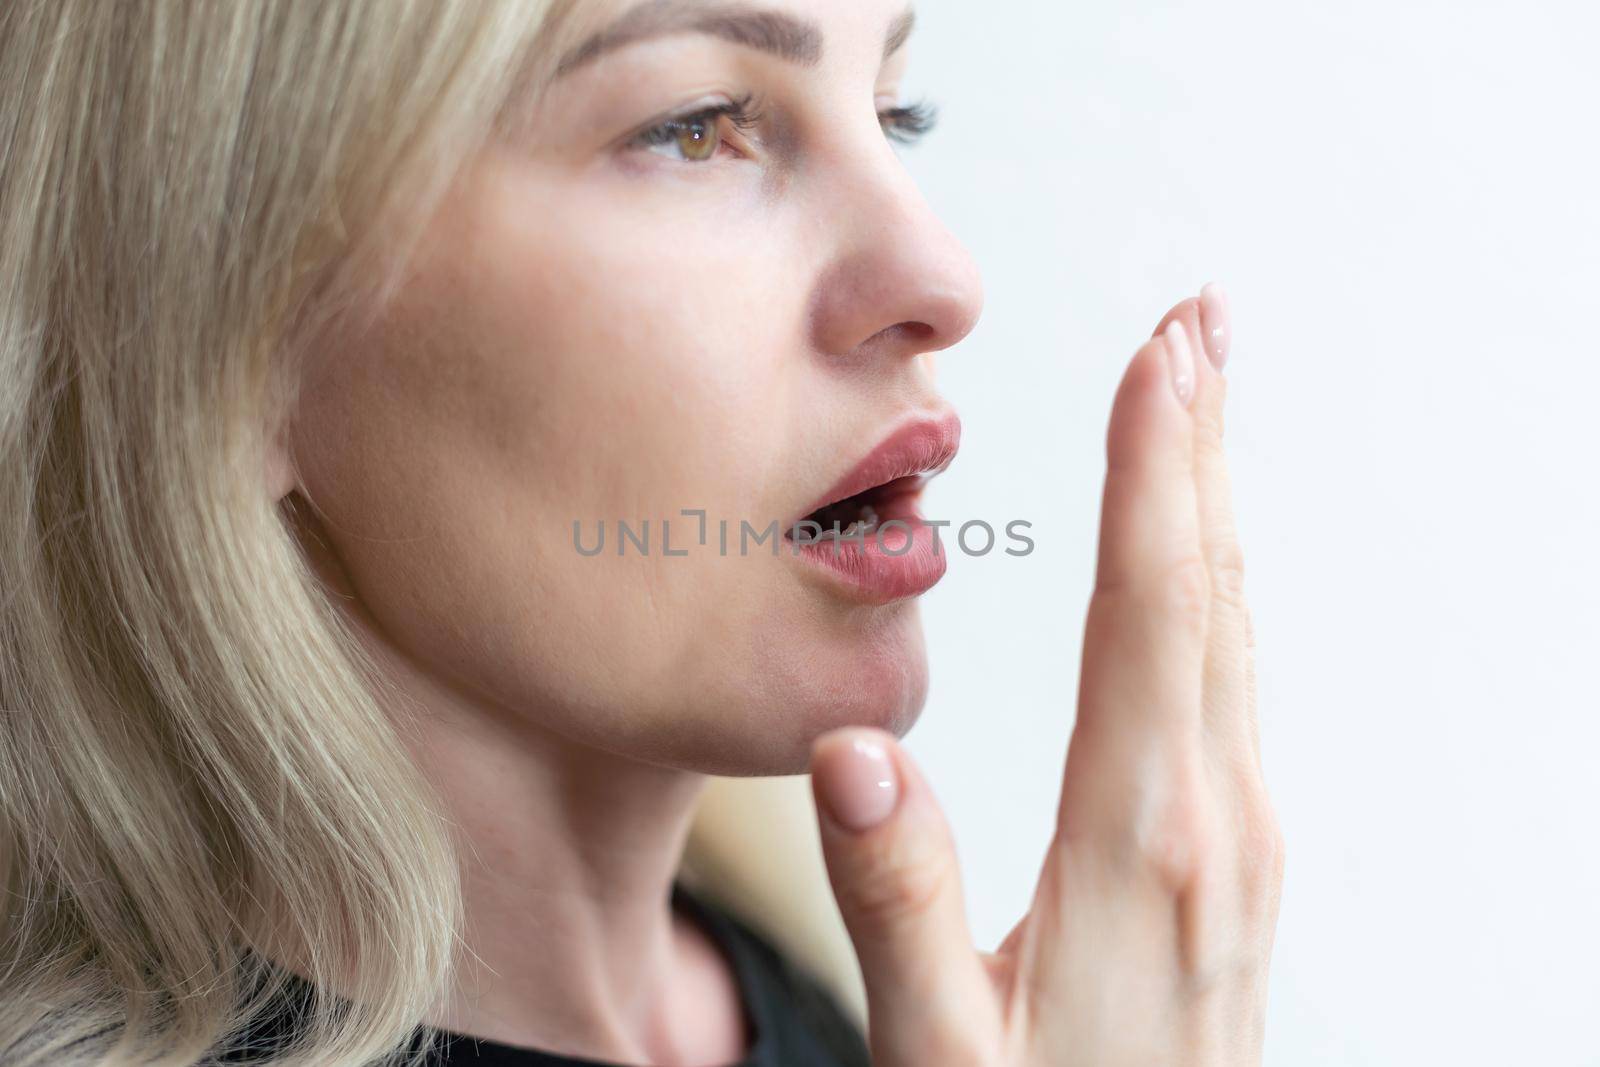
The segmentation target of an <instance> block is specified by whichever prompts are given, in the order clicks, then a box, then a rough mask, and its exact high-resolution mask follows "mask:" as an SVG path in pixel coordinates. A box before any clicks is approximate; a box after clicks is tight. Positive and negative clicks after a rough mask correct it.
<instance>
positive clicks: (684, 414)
mask: <svg viewBox="0 0 1600 1067" xmlns="http://www.w3.org/2000/svg"><path fill="white" fill-rule="evenodd" d="M645 10H646V9H645V8H639V9H635V11H634V12H633V13H632V14H631V15H630V14H629V12H628V11H627V10H626V9H625V8H624V9H621V10H620V11H619V12H612V13H611V14H610V15H609V16H607V17H600V16H595V17H594V18H593V22H594V27H593V29H594V30H595V32H596V33H597V34H598V35H599V36H598V37H596V38H592V40H593V41H594V42H595V43H594V45H593V46H592V47H589V48H587V49H584V50H582V51H580V52H579V53H578V54H577V55H576V57H575V58H574V59H573V60H572V61H571V62H570V63H569V64H568V66H567V69H566V71H565V73H563V74H562V75H561V76H560V77H559V78H558V79H557V80H556V81H555V83H554V84H553V86H552V87H551V88H550V90H549V91H548V92H547V93H546V94H545V95H544V96H543V97H542V98H541V101H540V103H539V105H538V108H537V112H536V115H535V117H534V120H533V121H532V122H531V123H530V124H529V125H528V126H527V127H526V128H525V129H523V130H521V131H520V132H519V133H518V134H517V135H516V138H515V139H514V140H508V141H506V142H504V143H499V144H496V145H495V146H494V148H492V149H491V150H490V151H489V152H488V153H487V154H486V155H485V156H484V157H483V158H482V160H481V161H480V162H479V163H477V164H476V165H475V166H473V167H472V168H471V169H470V170H469V171H468V173H467V174H466V175H465V176H464V177H463V179H462V180H461V181H460V182H459V183H458V184H457V186H456V187H455V188H454V189H453V191H452V193H451V194H450V196H449V197H448V198H447V201H446V203H445V205H444V208H443V210H442V212H441V213H440V215H439V216H438V218H437V219H436V220H435V222H434V224H433V226H432V229H431V231H430V232H429V234H428V235H427V237H426V239H425V240H424V242H423V244H422V246H421V248H420V250H419V253H418V255H417V258H416V260H415V263H414V267H413V269H412V271H411V272H410V274H409V275H408V281H407V282H406V284H405V286H404V288H403V289H402V290H401V292H400V293H399V295H398V297H397V298H396V300H395V301H394V303H393V305H392V307H391V308H390V309H389V310H388V311H387V312H386V313H385V315H384V316H383V317H382V319H381V320H380V321H379V322H378V324H377V325H376V327H375V328H371V329H368V330H366V331H364V332H362V333H360V334H359V335H351V336H345V337H342V338H340V339H339V340H338V342H337V343H336V344H330V345H328V346H327V347H326V348H325V349H324V350H323V351H321V352H319V353H317V354H316V355H315V357H314V358H313V359H312V360H311V361H309V364H308V370H307V372H306V373H307V378H306V379H305V382H304V390H303V394H302V402H301V407H300V409H299V410H298V412H297V417H296V421H295V424H294V430H293V434H292V447H293V451H294V454H295V458H296V462H297V464H298V467H299V471H300V486H301V490H302V492H303V493H304V494H305V495H306V496H308V497H309V498H310V499H311V500H312V501H313V502H314V503H315V505H316V507H317V508H318V509H320V512H321V520H320V527H321V528H320V530H319V531H318V536H320V537H321V538H323V539H324V540H325V542H326V544H327V546H328V548H329V549H330V550H331V552H332V554H333V555H334V556H335V557H336V558H337V560H338V561H339V563H340V564H341V565H342V569H343V572H344V579H343V580H345V581H347V582H348V583H349V588H348V591H349V592H351V593H353V594H354V597H355V600H356V601H358V602H359V604H360V607H361V611H360V618H361V620H362V624H363V626H364V627H365V628H366V629H367V631H368V632H369V633H371V634H373V635H375V636H376V635H381V638H382V640H383V642H384V643H385V644H386V645H387V646H389V649H390V650H392V652H393V653H395V654H397V655H398V656H399V657H400V658H401V659H402V660H404V661H407V662H408V663H409V664H411V665H414V666H415V667H416V668H419V669H420V670H421V671H423V672H424V673H426V674H427V675H429V676H431V677H432V678H433V679H435V680H436V681H438V682H442V683H443V684H445V685H447V686H449V687H450V688H452V689H454V690H456V691H457V692H458V693H461V694H466V695H469V696H470V698H471V699H473V700H476V701H478V702H480V703H487V704H488V705H489V706H492V707H495V708H498V709H500V711H501V712H502V713H504V714H506V715H509V716H514V717H516V719H518V720H520V721H524V722H532V723H536V724H538V725H539V726H542V727H545V728H548V729H550V730H553V731H555V732H556V733H558V734H562V735H565V736H567V737H570V738H573V739H576V740H579V741H582V742H584V743H587V744H592V745H596V746H598V747H601V748H605V749H608V750H611V751H616V752H621V753H624V754H628V755H633V756H637V757H639V758H641V759H646V760H650V761H654V762H660V763H664V764H670V765H674V766H683V767H691V768H694V769H699V770H706V771H713V772H721V773H760V772H769V773H770V772H780V773H781V772H785V771H790V772H793V771H799V770H802V769H804V766H805V760H806V753H807V749H808V746H809V743H810V739H811V738H812V737H813V736H814V735H816V734H817V733H818V732H820V731H822V730H825V729H827V728H829V727H831V726H835V725H839V724H842V723H845V722H854V723H870V724H874V725H880V726H883V727H885V728H887V729H890V730H893V731H894V732H896V733H903V732H904V731H905V730H906V729H907V728H909V726H910V725H911V723H912V721H913V720H914V718H915V716H916V714H917V712H918V710H919V709H920V707H921V704H922V700H923V696H924V690H925V686H926V675H927V669H926V662H925V657H924V651H923V643H922V634H921V629H920V623H919V620H918V617H917V607H916V599H915V595H916V594H917V593H919V592H921V591H922V590H923V589H925V588H926V587H927V586H928V585H931V583H932V582H933V581H935V580H937V577H938V575H939V574H940V573H942V570H943V561H944V553H943V552H942V551H940V552H938V553H934V552H931V551H929V549H928V545H926V544H924V543H922V542H921V540H920V539H921V538H923V537H924V536H925V532H919V533H917V534H916V535H915V536H914V537H912V538H911V540H910V542H909V543H908V541H907V535H906V534H905V533H904V532H902V531H900V530H890V529H887V528H886V529H884V530H883V533H882V537H881V539H880V547H879V548H877V549H874V548H872V547H870V546H871V544H872V539H871V537H870V536H869V537H868V541H867V545H868V547H867V548H865V549H864V550H863V549H862V548H861V547H860V546H857V545H852V544H851V543H849V542H845V543H843V544H842V545H841V551H840V554H839V555H838V556H837V557H835V559H834V560H832V561H830V560H828V559H823V558H820V557H822V556H823V555H827V554H830V553H831V551H832V546H831V545H829V544H828V543H827V542H826V541H823V542H819V543H818V544H816V545H811V546H809V547H806V548H801V547H800V546H799V545H797V543H796V539H795V538H792V537H789V536H786V533H787V531H789V530H790V529H791V528H792V527H793V526H794V525H795V523H797V522H798V521H799V520H802V519H804V518H806V517H807V516H808V515H811V514H813V513H814V512H816V510H817V509H818V507H819V506H820V505H823V504H826V503H829V502H830V501H831V500H832V499H833V497H834V496H835V495H845V496H849V495H850V494H852V493H855V492H856V491H857V490H858V489H866V490H868V492H867V493H866V494H865V495H863V496H860V497H856V498H854V499H852V500H851V501H849V502H848V503H847V504H845V505H843V506H842V507H841V508H839V509H834V510H833V511H831V512H826V513H824V514H822V515H821V516H819V518H821V519H822V521H823V523H824V524H826V523H828V522H831V521H832V520H833V519H834V518H838V517H839V516H840V514H841V513H843V514H844V525H845V528H846V530H848V523H849V522H851V521H857V520H859V521H862V522H868V523H870V522H871V521H872V518H873V515H874V514H876V515H877V518H878V521H879V522H880V523H885V522H887V521H888V518H889V517H892V516H895V515H906V516H908V517H909V516H910V515H911V514H913V513H914V509H915V492H914V490H915V485H916V482H915V480H914V479H911V480H897V479H901V476H903V475H912V474H915V473H917V471H920V470H924V469H928V468H937V467H939V466H940V465H942V464H943V463H945V462H947V461H948V460H949V458H950V453H951V452H952V451H953V446H954V437H955V430H956V426H955V424H954V422H953V416H952V413H951V411H950V408H949V406H948V405H947V404H946V403H945V401H943V400H942V399H941V398H940V397H939V395H938V394H937V392H936V391H935V388H934V383H933V378H932V373H931V366H930V362H931V361H930V358H929V357H928V356H927V355H926V354H927V353H929V352H932V351H934V350H936V349H940V348H943V347H946V346H948V345H950V344H953V343H955V342H956V341H958V340H960V339H961V338H962V336H964V335H965V334H966V333H967V332H968V331H969V330H970V329H971V327H972V325H973V323H974V322H975V320H976V319H977V317H978V314H979V310H980V307H981V304H982V295H981V289H980V285H979V281H978V278H977V275H976V271H975V268H974V266H973V263H972V262H971V260H970V259H969V257H968V256H967V254H966V252H965V251H964V250H963V248H962V247H961V246H960V245H959V244H958V243H957V242H956V241H955V240H954V239H953V238H952V237H951V235H950V234H949V233H948V232H947V231H946V230H945V229H944V228H943V226H942V225H941V224H940V222H939V220H938V219H937V218H935V217H934V216H933V214H932V213H931V212H930V210H929V208H928V206H927V204H926V203H925V202H924V201H923V199H922V198H921V196H920V195H919V193H918V191H917V190H916V188H915V187H914V185H913V183H912V181H911V179H910V177H909V176H908V174H907V172H906V171H905V169H904V168H903V165H902V163H901V161H900V159H899V157H898V156H897V153H896V149H895V147H894V145H893V144H892V143H891V140H890V137H889V136H887V135H886V125H888V126H889V127H891V128H890V129H889V131H888V132H889V133H892V132H894V131H893V129H892V127H893V125H894V124H895V123H896V122H897V121H902V118H901V117H897V114H896V113H895V112H894V111H893V109H894V108H896V107H897V106H898V105H900V104H901V103H902V101H901V100H900V99H899V95H898V94H899V89H900V81H901V77H902V72H903V70H904V68H905V63H906V58H907V55H906V53H907V48H906V47H905V46H904V45H903V44H902V43H901V42H900V41H899V38H903V36H904V33H903V29H904V19H903V16H904V15H905V9H904V8H903V6H902V4H901V2H900V0H828V2H822V0H806V2H804V3H801V2H798V0H790V2H787V3H784V2H778V3H774V4H772V5H771V6H770V8H767V9H764V10H769V11H771V12H776V13H778V15H779V16H780V17H776V18H774V17H771V16H768V17H765V18H761V19H748V18H744V17H741V15H740V12H741V11H748V9H746V8H721V7H713V6H710V5H708V4H700V3H680V4H670V5H648V9H647V10H648V12H649V13H648V14H642V12H644V11H645ZM897 45H898V47H897ZM886 50H887V51H888V53H889V54H888V55H886V54H885V53H886ZM886 441H887V446H886V448H883V449H880V447H879V446H880V445H883V444H884V443H885V442H886ZM875 450H876V451H875ZM885 484H887V485H888V488H881V487H882V486H884V485H885ZM873 486H879V487H880V488H872V487H873ZM686 512H687V514H686ZM701 512H703V513H704V519H703V522H704V525H703V526H702V518H701V516H700V514H699V513H701ZM619 520H620V521H621V522H624V523H626V524H627V525H628V527H629V529H630V530H631V532H632V534H633V535H634V537H633V538H632V539H624V538H622V537H621V532H620V530H619V526H618V523H619ZM647 520H648V540H647V541H643V547H641V540H642V534H643V531H644V529H645V525H644V524H645V522H646V521H647ZM663 520H668V521H669V522H670V535H669V538H670V540H669V541H668V543H666V544H664V543H663V536H662V535H663ZM723 523H726V540H725V541H724V537H723V533H722V530H723V526H722V524H723ZM773 524H776V527H777V532H776V535H775V537H776V540H774V537H773V536H767V537H766V538H765V539H762V540H758V538H761V537H762V535H764V534H768V532H769V528H770V527H772V526H773ZM575 525H576V527H577V532H576V536H575ZM746 526H748V529H746ZM802 529H803V530H804V531H806V532H804V533H802V534H801V536H800V538H799V540H802V541H803V540H807V539H809V536H808V534H809V529H810V528H802ZM865 529H867V530H868V531H869V532H870V530H871V529H872V527H866V528H865ZM702 530H703V531H704V540H703V542H702ZM602 536H603V537H604V540H603V542H600V543H601V544H602V546H603V547H602V548H601V550H600V551H599V552H598V554H594V555H586V554H585V552H593V550H594V548H595V546H596V543H597V541H599V539H600V538H601V537H602ZM580 546H581V549H582V551H580ZM775 548H776V551H774V549H775ZM619 549H620V554H619ZM897 549H898V550H899V554H898V555H896V554H895V550H897ZM669 550H670V552H671V554H670V555H669V554H668V551H669ZM679 553H684V554H679ZM840 561H842V562H840Z"/></svg>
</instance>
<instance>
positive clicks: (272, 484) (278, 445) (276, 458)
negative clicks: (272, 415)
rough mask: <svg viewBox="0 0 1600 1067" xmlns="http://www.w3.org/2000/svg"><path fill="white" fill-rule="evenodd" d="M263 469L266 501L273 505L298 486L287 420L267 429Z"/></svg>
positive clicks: (281, 420) (298, 480)
mask: <svg viewBox="0 0 1600 1067" xmlns="http://www.w3.org/2000/svg"><path fill="white" fill-rule="evenodd" d="M264 467H265V469H264V471H263V475H264V477H265V479H266V489H267V499H268V500H270V501H271V502H272V503H274V504H276V503H278V501H280V500H282V499H283V498H284V497H286V496H288V495H289V494H290V493H291V492H292V491H294V489H295V488H296V487H297V486H298V485H299V484H300V478H299V474H298V472H297V471H296V470H295V465H294V450H293V448H292V447H291V445H290V437H289V420H288V419H280V420H277V422H276V423H275V424H273V425H269V426H268V427H267V434H266V450H265V463H264Z"/></svg>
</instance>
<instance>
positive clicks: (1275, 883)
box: [1238, 790, 1285, 909]
mask: <svg viewBox="0 0 1600 1067" xmlns="http://www.w3.org/2000/svg"><path fill="white" fill-rule="evenodd" d="M1238 849H1239V867H1240V881H1241V884H1242V887H1243V889H1244V892H1245V895H1246V897H1247V901H1248V903H1249V904H1250V905H1251V906H1252V908H1253V909H1258V908H1259V907H1260V906H1261V905H1263V904H1264V903H1266V902H1269V901H1271V900H1273V899H1276V897H1277V894H1278V891H1279V888H1280V887H1281V886H1282V884H1283V872H1284V865H1285V843H1284V834H1283V826H1282V823H1281V822H1280V821H1279V819H1278V813H1277V810H1276V809H1275V808H1274V806H1273V804H1272V802H1271V800H1270V799H1269V798H1268V797H1267V795H1266V792H1265V791H1264V790H1258V791H1256V792H1255V793H1254V794H1253V795H1252V796H1251V797H1250V798H1249V800H1248V801H1247V802H1246V803H1245V805H1244V807H1243V810H1242V813H1241V818H1240V833H1239V843H1238Z"/></svg>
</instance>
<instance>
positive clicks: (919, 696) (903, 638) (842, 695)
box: [773, 603, 928, 774]
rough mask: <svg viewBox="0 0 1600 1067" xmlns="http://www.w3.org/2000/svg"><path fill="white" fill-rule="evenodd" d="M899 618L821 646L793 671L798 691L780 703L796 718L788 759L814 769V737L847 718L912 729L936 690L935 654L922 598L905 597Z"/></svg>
mask: <svg viewBox="0 0 1600 1067" xmlns="http://www.w3.org/2000/svg"><path fill="white" fill-rule="evenodd" d="M902 608H903V609H909V610H902V611H901V612H900V613H899V614H900V617H899V618H898V619H897V620H896V624H895V625H892V626H888V627H883V628H881V629H878V630H876V631H874V632H872V633H870V634H868V635H864V636H863V635H860V634H858V635H857V637H856V639H855V640H851V641H844V642H839V641H834V642H829V643H827V644H826V645H824V646H823V647H821V648H819V649H817V650H814V654H813V655H812V656H810V657H808V661H807V662H806V663H805V664H804V667H803V669H802V670H801V671H799V672H796V673H795V674H794V675H793V676H792V677H791V679H790V683H791V684H790V686H789V692H790V693H791V694H792V696H791V698H790V699H789V700H788V701H786V702H784V704H785V706H780V707H779V708H777V709H775V714H777V715H780V716H783V717H784V718H785V719H786V720H787V721H789V722H791V723H793V724H795V726H796V729H795V730H793V731H791V732H789V736H788V739H787V740H788V742H789V747H790V752H789V754H788V758H787V760H786V762H787V764H788V767H787V769H785V770H779V771H776V772H773V773H778V774H795V773H800V772H802V771H804V770H806V767H807V764H808V763H809V760H810V754H811V742H812V741H814V740H815V739H816V738H817V737H819V736H821V735H822V734H824V733H826V732H828V731H829V730H834V729H838V728H839V727H841V726H873V727H877V728H878V729H880V730H886V731H888V732H889V733H891V734H893V735H894V736H896V737H904V736H905V735H906V734H907V733H908V732H909V731H910V730H911V727H912V726H913V725H915V724H916V721H917V718H918V717H919V716H920V715H921V714H922V708H923V704H924V702H925V701H926V700H927V696H928V656H927V651H926V647H925V645H924V641H923V635H922V626H921V624H920V621H919V619H918V617H917V614H916V611H915V604H914V603H911V604H908V605H903V606H902Z"/></svg>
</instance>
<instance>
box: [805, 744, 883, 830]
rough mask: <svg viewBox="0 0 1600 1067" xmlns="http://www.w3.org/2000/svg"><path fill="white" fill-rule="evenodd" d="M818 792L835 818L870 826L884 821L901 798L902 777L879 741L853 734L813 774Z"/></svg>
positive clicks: (846, 823)
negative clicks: (855, 736)
mask: <svg viewBox="0 0 1600 1067" xmlns="http://www.w3.org/2000/svg"><path fill="white" fill-rule="evenodd" d="M812 777H813V778H815V779H816V782H817V793H818V795H819V796H820V797H821V798H822V802H823V804H825V805H826V806H827V809H828V814H829V815H831V816H832V817H833V819H834V821H835V822H837V823H839V824H840V825H842V826H844V827H846V828H848V829H851V830H868V829H871V828H872V827H874V826H876V825H878V824H879V823H881V822H883V820H885V819H887V818H888V817H889V813H890V812H892V811H894V808H895V805H896V804H897V803H899V801H900V777H899V775H898V774H897V773H896V772H895V769H894V761H893V760H891V759H890V758H889V753H888V752H886V751H885V750H884V747H883V746H882V745H880V744H878V743H877V742H876V741H871V740H868V739H866V738H860V737H857V738H852V739H851V741H850V743H849V744H848V745H844V746H842V747H841V750H840V751H837V752H833V753H830V754H829V756H828V758H827V759H826V760H824V761H823V762H822V765H821V766H819V767H818V768H817V770H816V771H815V772H814V773H813V775H812Z"/></svg>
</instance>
